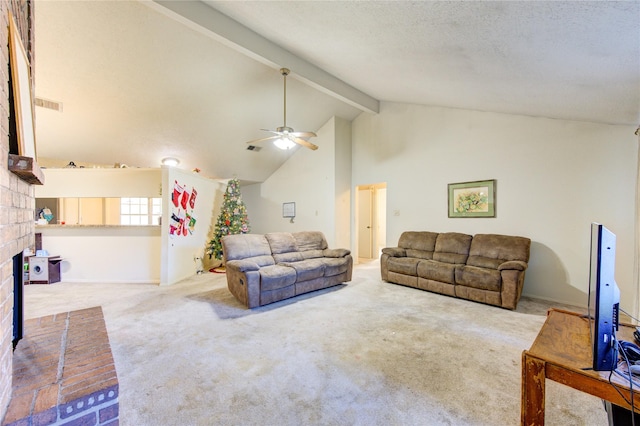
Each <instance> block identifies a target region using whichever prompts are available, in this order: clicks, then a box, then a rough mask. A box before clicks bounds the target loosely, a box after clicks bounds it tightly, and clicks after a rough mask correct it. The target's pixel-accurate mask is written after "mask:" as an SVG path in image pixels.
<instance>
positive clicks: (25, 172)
mask: <svg viewBox="0 0 640 426" xmlns="http://www.w3.org/2000/svg"><path fill="white" fill-rule="evenodd" d="M9 171H10V172H12V173H13V174H15V175H17V176H18V177H19V178H20V179H22V180H23V181H25V182H27V183H30V184H32V185H44V174H43V173H42V170H41V169H40V167H39V166H38V163H36V162H35V160H34V159H33V158H31V157H22V156H20V155H15V154H9Z"/></svg>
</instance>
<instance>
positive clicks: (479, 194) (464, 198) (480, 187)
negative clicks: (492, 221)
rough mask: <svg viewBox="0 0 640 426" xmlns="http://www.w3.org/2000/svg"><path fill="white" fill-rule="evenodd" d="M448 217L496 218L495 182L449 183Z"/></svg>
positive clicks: (493, 180) (491, 180) (492, 180)
mask: <svg viewBox="0 0 640 426" xmlns="http://www.w3.org/2000/svg"><path fill="white" fill-rule="evenodd" d="M448 193H449V197H448V210H449V217H451V218H460V217H496V180H495V179H489V180H478V181H473V182H460V183H450V184H449V185H448Z"/></svg>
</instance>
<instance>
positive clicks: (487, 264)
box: [467, 256, 503, 269]
mask: <svg viewBox="0 0 640 426" xmlns="http://www.w3.org/2000/svg"><path fill="white" fill-rule="evenodd" d="M502 263H503V260H502V259H491V258H489V257H483V256H469V259H467V265H469V266H477V267H479V268H488V269H498V266H500V265H501V264H502Z"/></svg>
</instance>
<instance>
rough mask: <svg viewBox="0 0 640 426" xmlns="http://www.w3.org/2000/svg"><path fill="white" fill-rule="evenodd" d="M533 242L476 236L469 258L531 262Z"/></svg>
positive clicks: (512, 238)
mask: <svg viewBox="0 0 640 426" xmlns="http://www.w3.org/2000/svg"><path fill="white" fill-rule="evenodd" d="M530 249H531V240H530V239H529V238H525V237H514V236H510V235H498V234H476V235H475V236H474V237H473V241H472V242H471V248H470V250H469V256H470V257H471V256H477V257H484V258H489V259H501V260H502V261H505V260H521V261H523V262H528V261H529V252H530ZM479 266H480V265H479Z"/></svg>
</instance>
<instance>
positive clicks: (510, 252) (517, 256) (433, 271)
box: [380, 231, 531, 309]
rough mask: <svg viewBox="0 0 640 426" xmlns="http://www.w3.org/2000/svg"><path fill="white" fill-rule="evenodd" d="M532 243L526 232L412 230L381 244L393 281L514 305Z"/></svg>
mask: <svg viewBox="0 0 640 426" xmlns="http://www.w3.org/2000/svg"><path fill="white" fill-rule="evenodd" d="M530 248H531V240H530V239H529V238H525V237H516V236H508V235H497V234H476V235H475V236H471V235H467V234H461V233H457V232H446V233H436V232H416V231H408V232H404V233H402V235H401V236H400V240H399V241H398V247H388V248H384V249H382V256H381V257H380V270H381V274H382V279H383V280H384V281H387V282H390V283H395V284H401V285H406V286H410V287H415V288H420V289H423V290H428V291H432V292H436V293H441V294H446V295H448V296H454V297H459V298H463V299H469V300H473V301H476V302H481V303H487V304H490V305H495V306H500V307H502V308H507V309H515V308H516V306H517V304H518V300H520V295H521V294H522V287H523V284H524V274H525V271H526V269H527V266H528V262H529V252H530Z"/></svg>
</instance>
